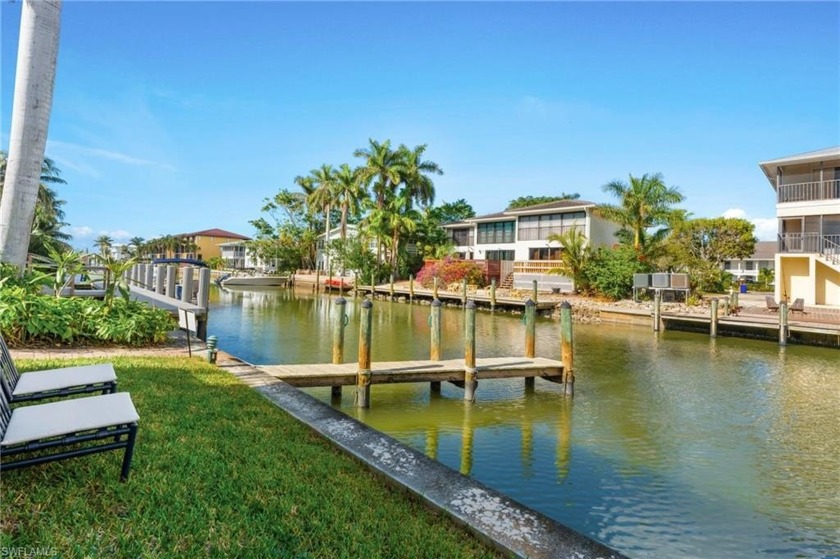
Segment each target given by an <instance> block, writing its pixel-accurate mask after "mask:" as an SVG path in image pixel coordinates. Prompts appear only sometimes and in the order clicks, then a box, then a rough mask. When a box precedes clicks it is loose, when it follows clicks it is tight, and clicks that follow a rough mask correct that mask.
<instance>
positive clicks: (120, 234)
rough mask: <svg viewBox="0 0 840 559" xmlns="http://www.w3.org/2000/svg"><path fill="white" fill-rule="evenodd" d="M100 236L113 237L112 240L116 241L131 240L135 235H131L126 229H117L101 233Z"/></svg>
mask: <svg viewBox="0 0 840 559" xmlns="http://www.w3.org/2000/svg"><path fill="white" fill-rule="evenodd" d="M99 234H100V235H107V236H109V237H111V238H112V239H114V240H115V241H119V240H127V239H130V238H131V237H133V235H132V234H131V233H129V232H128V231H126V230H124V229H117V230H116V231H100V232H99Z"/></svg>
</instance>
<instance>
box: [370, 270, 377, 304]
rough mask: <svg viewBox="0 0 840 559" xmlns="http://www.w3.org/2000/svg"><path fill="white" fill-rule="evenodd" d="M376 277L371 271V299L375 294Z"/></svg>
mask: <svg viewBox="0 0 840 559" xmlns="http://www.w3.org/2000/svg"><path fill="white" fill-rule="evenodd" d="M375 289H376V278H375V276H374V275H373V271H371V272H370V300H371V301H373V296H374V295H376V291H375Z"/></svg>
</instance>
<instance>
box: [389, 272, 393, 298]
mask: <svg viewBox="0 0 840 559" xmlns="http://www.w3.org/2000/svg"><path fill="white" fill-rule="evenodd" d="M388 295H389V296H390V297H391V300H392V301H393V300H394V274H393V272H392V273H391V284H390V286H389V287H388Z"/></svg>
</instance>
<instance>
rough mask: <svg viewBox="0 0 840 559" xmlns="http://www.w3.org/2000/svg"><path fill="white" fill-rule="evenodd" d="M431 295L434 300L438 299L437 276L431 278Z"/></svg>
mask: <svg viewBox="0 0 840 559" xmlns="http://www.w3.org/2000/svg"><path fill="white" fill-rule="evenodd" d="M432 295H433V296H434V298H435V299H437V298H438V279H437V276H435V277H433V278H432Z"/></svg>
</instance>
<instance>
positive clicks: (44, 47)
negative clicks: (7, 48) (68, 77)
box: [0, 0, 61, 270]
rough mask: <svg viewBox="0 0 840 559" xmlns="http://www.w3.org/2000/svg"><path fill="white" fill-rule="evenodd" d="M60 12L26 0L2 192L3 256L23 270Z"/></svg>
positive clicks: (52, 0)
mask: <svg viewBox="0 0 840 559" xmlns="http://www.w3.org/2000/svg"><path fill="white" fill-rule="evenodd" d="M60 18H61V2H60V0H24V2H23V5H22V9H21V18H20V37H19V44H18V61H17V70H16V74H15V94H14V101H13V105H12V125H11V130H10V133H9V159H8V169H7V175H8V176H7V177H6V178H7V182H6V184H5V186H4V188H3V194H2V198H0V259H2V260H3V261H5V262H9V263H10V264H12V265H14V266H17V267H18V268H20V269H21V270H22V269H23V266H24V264H25V263H26V253H27V249H28V248H29V238H30V236H31V233H32V223H33V221H34V218H35V205H36V201H37V198H38V185H39V181H38V179H39V176H40V173H39V170H40V169H41V166H42V165H43V162H44V150H45V148H46V143H47V129H48V128H49V120H50V112H51V111H52V97H53V89H54V86H55V67H56V58H57V56H58V35H59V27H60Z"/></svg>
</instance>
